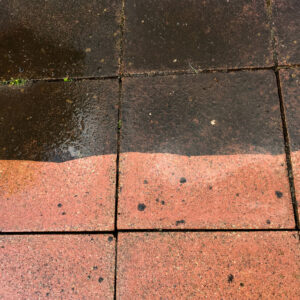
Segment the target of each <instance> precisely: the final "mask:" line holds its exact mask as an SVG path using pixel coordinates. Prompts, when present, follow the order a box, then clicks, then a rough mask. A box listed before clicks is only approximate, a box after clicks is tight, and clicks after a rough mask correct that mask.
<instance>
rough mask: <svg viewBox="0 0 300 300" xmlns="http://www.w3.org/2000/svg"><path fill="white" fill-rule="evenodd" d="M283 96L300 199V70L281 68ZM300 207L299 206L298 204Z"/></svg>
mask: <svg viewBox="0 0 300 300" xmlns="http://www.w3.org/2000/svg"><path fill="white" fill-rule="evenodd" d="M280 80H281V88H282V96H283V101H284V105H285V110H286V121H287V127H288V134H289V140H290V147H291V159H292V165H293V175H294V183H295V189H296V199H298V204H299V201H300V70H299V69H291V70H280ZM298 209H299V206H298Z"/></svg>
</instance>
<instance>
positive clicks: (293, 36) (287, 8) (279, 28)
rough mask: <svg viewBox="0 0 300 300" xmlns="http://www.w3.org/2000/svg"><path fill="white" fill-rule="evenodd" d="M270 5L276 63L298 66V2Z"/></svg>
mask: <svg viewBox="0 0 300 300" xmlns="http://www.w3.org/2000/svg"><path fill="white" fill-rule="evenodd" d="M272 3H273V21H274V26H275V39H276V52H277V55H278V63H279V64H300V1H299V0H286V1H282V0H274V1H272Z"/></svg>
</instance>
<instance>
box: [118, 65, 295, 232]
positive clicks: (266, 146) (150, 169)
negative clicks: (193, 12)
mask: <svg viewBox="0 0 300 300" xmlns="http://www.w3.org/2000/svg"><path fill="white" fill-rule="evenodd" d="M123 88H124V95H123V103H122V130H121V154H120V192H119V204H118V213H119V217H118V227H119V228H127V229H128V228H140V229H141V228H148V229H149V228H285V227H288V228H290V227H294V219H293V218H294V217H293V210H292V205H291V197H290V191H289V183H288V178H287V171H286V163H285V152H284V141H283V134H282V128H281V117H280V107H279V99H278V93H277V86H276V79H275V75H274V73H273V72H272V71H259V72H258V71H255V72H246V71H245V72H231V73H226V74H225V73H212V74H199V75H179V76H164V77H161V76H156V77H148V78H125V79H124V80H123Z"/></svg>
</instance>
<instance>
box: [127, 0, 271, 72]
mask: <svg viewBox="0 0 300 300" xmlns="http://www.w3.org/2000/svg"><path fill="white" fill-rule="evenodd" d="M125 18H126V23H125V43H124V62H125V71H126V72H129V73H135V72H138V73H141V72H146V71H164V70H189V71H192V72H194V71H195V70H196V69H213V68H240V67H255V66H256V67H263V66H271V65H272V64H273V62H272V52H271V34H270V28H269V25H268V18H267V9H266V7H265V2H264V1H254V0H230V1H200V0H180V1H174V0H128V1H125Z"/></svg>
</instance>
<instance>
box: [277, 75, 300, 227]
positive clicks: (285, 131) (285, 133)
mask: <svg viewBox="0 0 300 300" xmlns="http://www.w3.org/2000/svg"><path fill="white" fill-rule="evenodd" d="M275 75H276V81H277V88H278V96H279V103H280V112H281V120H282V129H283V137H284V144H285V154H286V163H287V172H288V179H289V185H290V193H291V199H292V205H293V210H294V218H295V224H296V229H298V230H299V229H300V226H299V214H298V205H297V199H296V193H295V184H294V176H293V165H292V160H291V149H290V140H289V134H288V129H287V121H286V112H285V106H284V100H283V94H282V90H281V83H280V75H279V72H278V70H276V71H275Z"/></svg>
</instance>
